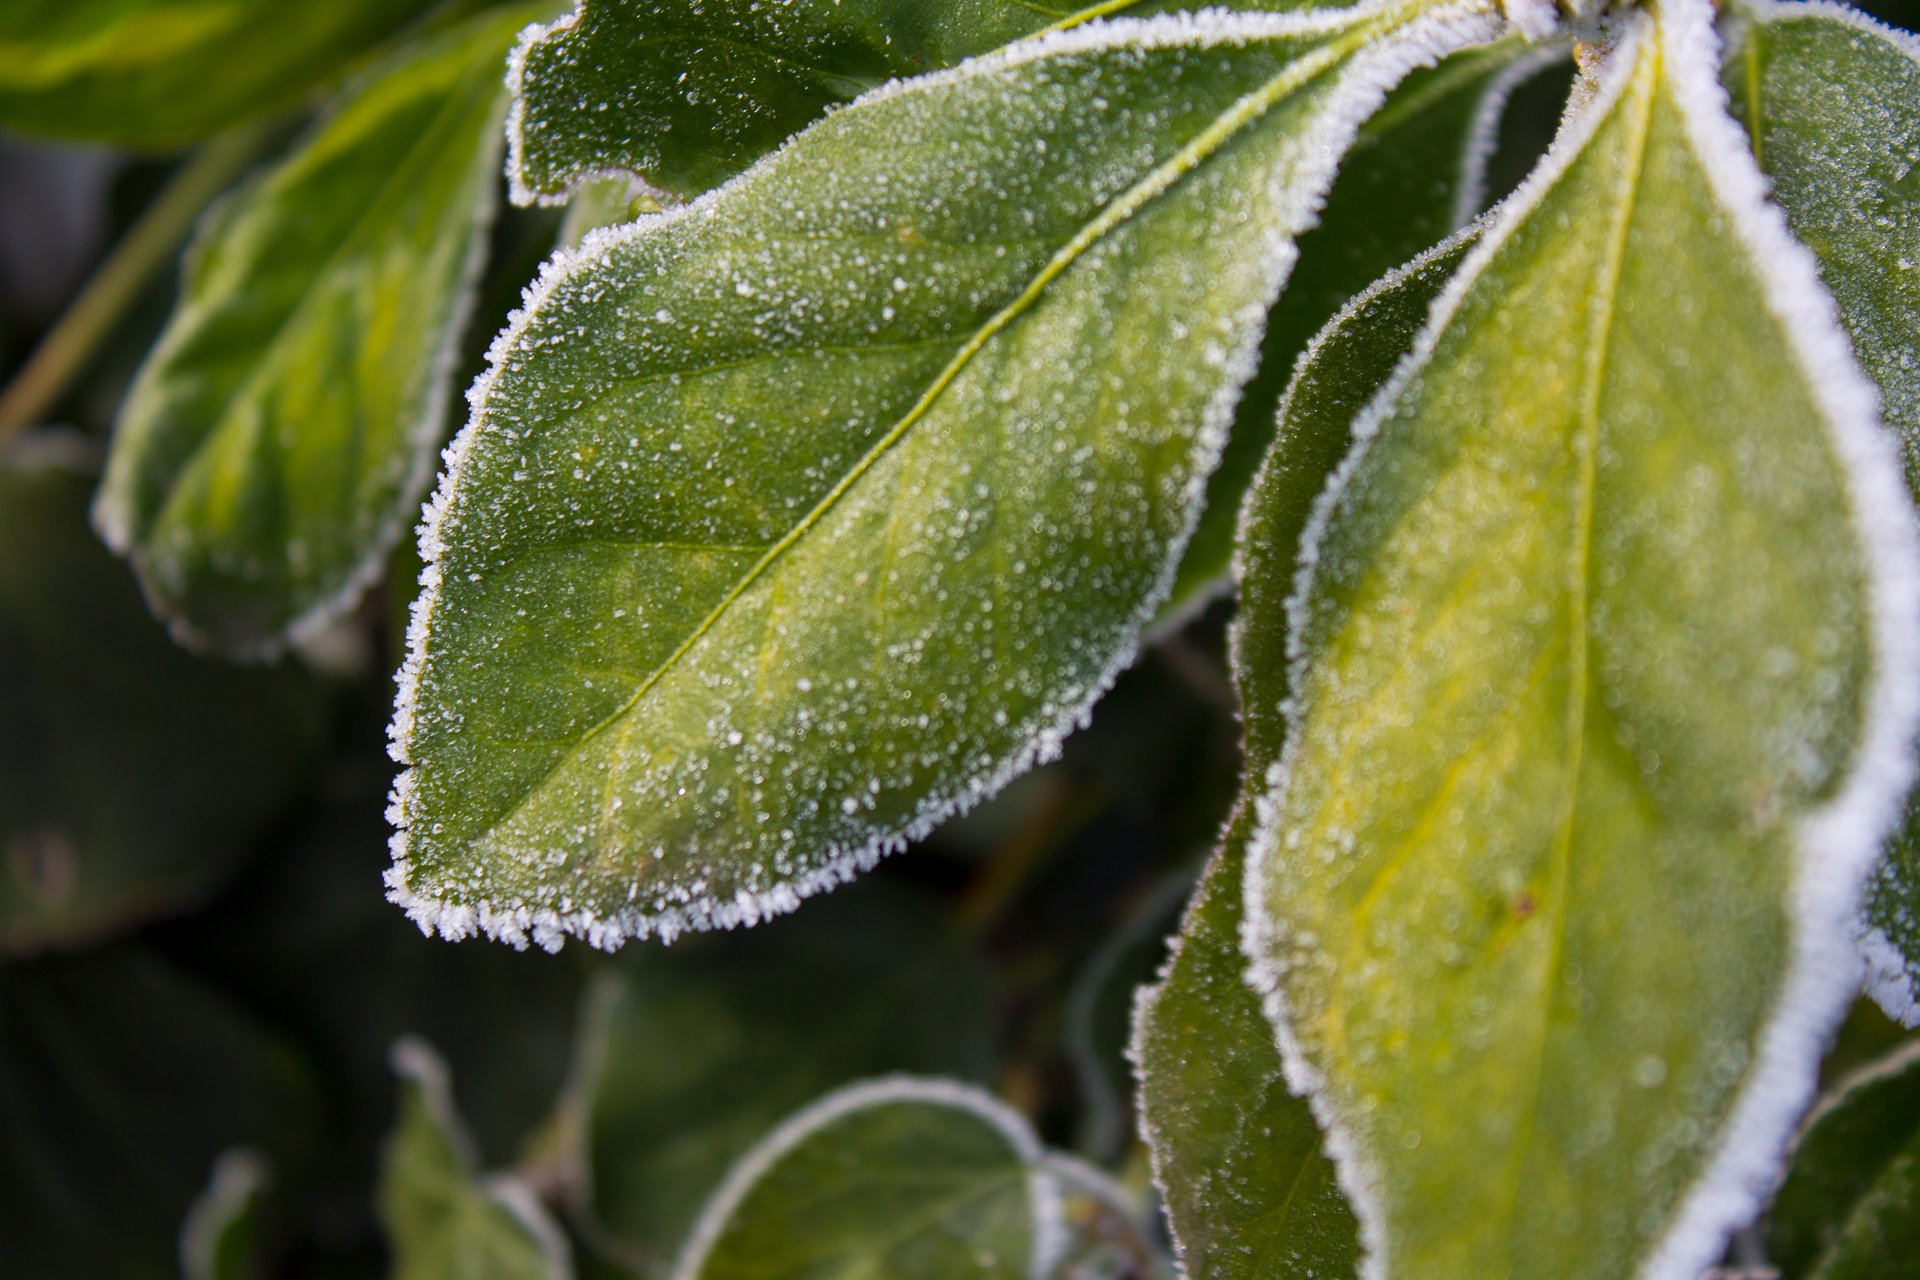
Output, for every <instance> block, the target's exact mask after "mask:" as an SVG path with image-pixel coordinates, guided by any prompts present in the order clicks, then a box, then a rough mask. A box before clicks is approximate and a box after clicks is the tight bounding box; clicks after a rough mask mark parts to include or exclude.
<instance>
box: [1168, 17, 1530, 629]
mask: <svg viewBox="0 0 1920 1280" xmlns="http://www.w3.org/2000/svg"><path fill="white" fill-rule="evenodd" d="M1564 57H1565V51H1564V49H1563V48H1561V47H1558V46H1548V47H1546V48H1540V47H1536V46H1532V45H1529V44H1527V43H1526V42H1525V41H1523V40H1521V39H1520V38H1519V37H1518V36H1509V37H1508V38H1506V39H1505V40H1502V41H1501V42H1499V43H1498V44H1494V45H1490V46H1487V47H1486V48H1481V49H1468V50H1465V51H1463V52H1461V53H1456V54H1454V55H1453V56H1452V57H1450V58H1448V59H1447V60H1446V61H1444V62H1442V63H1441V64H1440V65H1439V66H1437V67H1430V68H1425V69H1422V70H1420V71H1416V72H1414V73H1413V74H1412V75H1410V76H1408V77H1407V79H1406V82H1405V83H1404V84H1402V85H1401V86H1400V87H1399V88H1397V89H1395V90H1394V91H1393V93H1392V94H1391V95H1389V96H1388V98H1387V101H1386V103H1385V104H1384V105H1383V106H1382V107H1381V108H1380V110H1379V112H1378V113H1376V114H1375V115H1374V116H1373V117H1372V118H1371V119H1369V120H1368V121H1367V122H1366V124H1365V125H1363V126H1362V127H1361V129H1360V132H1359V134H1358V136H1357V137H1356V138H1355V140H1354V144H1353V148H1352V150H1350V151H1349V152H1348V154H1347V157H1346V159H1345V160H1344V161H1342V163H1341V166H1340V176H1339V177H1338V178H1337V179H1336V180H1335V181H1334V184H1333V189H1332V190H1331V191H1329V192H1328V193H1327V204H1326V207H1325V208H1324V209H1322V210H1321V211H1320V218H1319V224H1318V225H1317V226H1315V227H1314V229H1313V230H1312V231H1309V232H1308V233H1307V234H1306V235H1304V236H1302V237H1301V238H1300V263H1299V265H1298V266H1297V267H1296V268H1295V269H1294V271H1293V274H1292V276H1291V277H1290V278H1289V279H1288V281H1287V291H1286V292H1285V293H1284V294H1282V295H1281V297H1280V301H1279V303H1278V304H1277V305H1276V306H1275V307H1274V310H1273V316H1272V318H1271V319H1270V320H1269V321H1268V324H1267V333H1266V338H1265V339H1264V341H1263V343H1262V347H1261V353H1260V371H1259V373H1257V374H1256V375H1255V376H1254V378H1253V381H1251V382H1249V383H1248V384H1247V389H1246V393H1245V394H1244V395H1243V396H1242V398H1241V401H1240V408H1239V412H1238V414H1237V415H1236V416H1235V419H1234V424H1233V433H1232V435H1231V437H1229V439H1228V441H1227V445H1226V448H1225V450H1224V451H1223V452H1222V453H1221V455H1220V466H1219V469H1218V470H1216V471H1215V472H1214V473H1213V475H1212V477H1211V478H1210V479H1209V480H1208V481H1207V499H1206V508H1205V510H1204V511H1203V512H1202V513H1201V516H1200V524H1199V526H1198V527H1197V528H1196V529H1195V530H1194V533H1193V542H1192V544H1191V545H1190V546H1188V548H1187V554H1186V559H1185V560H1183V561H1182V562H1181V565H1180V575H1179V577H1178V578H1177V579H1175V581H1174V585H1173V590H1172V592H1171V594H1170V595H1169V597H1168V609H1169V611H1170V612H1178V611H1179V610H1181V609H1183V608H1187V607H1190V606H1191V605H1192V604H1193V603H1194V602H1195V601H1198V600H1201V599H1205V598H1207V597H1208V596H1209V595H1211V594H1212V593H1213V592H1214V591H1215V590H1217V589H1218V588H1219V587H1220V586H1221V584H1222V583H1223V582H1224V581H1225V579H1226V577H1227V576H1228V574H1229V573H1230V572H1231V569H1232V560H1233V544H1234V531H1235V529H1236V527H1237V526H1238V524H1239V521H1240V508H1241V501H1242V499H1243V498H1244V496H1245V495H1246V492H1247V489H1248V487H1249V486H1250V485H1251V484H1252V483H1253V476H1254V472H1255V471H1256V470H1257V469H1258V468H1259V466H1260V464H1261V459H1263V458H1265V457H1266V456H1267V452H1268V446H1270V445H1271V444H1272V443H1273V438H1274V423H1275V420H1276V419H1275V409H1276V407H1277V406H1278V404H1279V401H1280V397H1281V395H1282V393H1283V392H1284V391H1285V389H1286V387H1287V385H1288V382H1289V380H1290V379H1291V377H1292V375H1293V370H1294V362H1295V361H1296V360H1297V359H1298V358H1299V356H1300V354H1301V352H1302V351H1303V350H1304V349H1305V347H1306V345H1307V342H1308V340H1309V339H1310V338H1312V337H1313V335H1314V334H1315V333H1316V332H1318V331H1319V329H1320V327H1321V326H1322V325H1324V324H1325V323H1327V322H1328V320H1330V319H1331V318H1332V317H1333V315H1334V314H1335V313H1336V312H1337V311H1339V310H1340V308H1341V307H1342V306H1344V305H1346V303H1347V301H1348V300H1349V299H1351V298H1353V297H1354V296H1355V295H1357V294H1359V293H1360V292H1361V291H1362V290H1364V289H1366V287H1367V286H1368V285H1370V284H1372V283H1373V282H1374V281H1375V280H1377V279H1379V278H1380V277H1381V276H1383V275H1385V274H1386V273H1387V272H1389V271H1391V270H1393V269H1394V268H1395V267H1397V266H1399V265H1400V264H1401V263H1403V262H1406V261H1407V260H1408V259H1410V258H1412V257H1413V256H1414V255H1415V254H1418V253H1420V252H1421V251H1422V250H1424V249H1426V248H1428V247H1430V246H1432V245H1434V244H1437V243H1438V242H1439V241H1440V240H1442V239H1444V238H1445V237H1446V236H1447V235H1448V234H1449V233H1450V232H1452V231H1454V230H1456V229H1457V228H1458V227H1460V226H1461V225H1462V224H1464V223H1465V222H1466V221H1467V220H1468V219H1469V218H1471V217H1473V216H1474V215H1475V214H1477V213H1479V212H1480V207H1481V200H1482V186H1483V170H1484V166H1485V164H1486V161H1487V158H1488V156H1489V154H1490V153H1491V151H1492V149H1493V143H1494V140H1495V138H1496V136H1497V128H1498V124H1499V121H1500V117H1501V113H1502V111H1503V110H1504V109H1505V106H1506V102H1507V97H1508V95H1509V94H1510V93H1512V91H1513V89H1514V87H1515V86H1516V85H1518V84H1520V83H1522V82H1524V81H1525V80H1526V79H1527V78H1528V77H1530V76H1532V75H1535V74H1538V73H1539V72H1540V71H1541V70H1542V68H1543V67H1544V66H1545V65H1547V64H1548V63H1550V62H1553V61H1559V60H1561V59H1563V58H1564ZM1345 427H1346V424H1345V423H1342V424H1340V430H1341V431H1342V432H1343V433H1344V431H1345ZM1342 438H1343V439H1344V434H1343V436H1342ZM1338 461H1339V455H1338V454H1336V455H1334V457H1333V458H1332V459H1330V460H1329V463H1328V469H1329V470H1331V469H1332V463H1334V462H1338ZM1316 490H1317V486H1316Z"/></svg>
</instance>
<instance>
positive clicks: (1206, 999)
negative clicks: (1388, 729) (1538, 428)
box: [1133, 237, 1472, 1280]
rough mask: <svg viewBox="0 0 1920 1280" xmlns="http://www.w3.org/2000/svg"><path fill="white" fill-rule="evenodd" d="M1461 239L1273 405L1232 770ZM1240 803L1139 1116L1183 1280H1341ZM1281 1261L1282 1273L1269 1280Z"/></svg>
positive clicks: (1204, 889)
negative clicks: (1254, 970)
mask: <svg viewBox="0 0 1920 1280" xmlns="http://www.w3.org/2000/svg"><path fill="white" fill-rule="evenodd" d="M1471 243H1472V241H1471V238H1470V237H1461V238H1456V239H1455V240H1453V241H1451V242H1449V243H1448V244H1447V245H1445V246H1443V247H1441V248H1440V249H1437V250H1435V251H1433V252H1432V253H1429V254H1424V255H1422V256H1421V257H1420V258H1419V259H1418V260H1417V261H1416V262H1414V263H1412V264H1410V265H1409V266H1408V268H1407V269H1406V270H1405V271H1403V272H1397V273H1395V274H1394V276H1393V277H1391V278H1390V279H1388V280H1384V281H1382V282H1381V283H1380V284H1378V285H1376V286H1375V287H1374V288H1372V289H1369V290H1368V291H1367V292H1366V293H1365V294H1364V295H1362V296H1361V297H1360V298H1358V299H1356V300H1355V301H1354V302H1353V303H1352V304H1351V305H1350V306H1349V307H1348V308H1346V309H1344V310H1343V311H1342V312H1341V314H1340V315H1339V316H1338V317H1337V318H1336V319H1335V320H1334V321H1333V322H1332V323H1331V324H1330V325H1329V326H1328V327H1327V328H1326V329H1325V330H1324V331H1322V333H1321V334H1320V335H1319V336H1318V337H1316V338H1315V339H1314V341H1313V343H1312V345H1311V346H1310V347H1309V348H1308V350H1307V351H1306V352H1305V353H1304V354H1303V356H1302V359H1301V363H1300V366H1299V368H1298V370H1297V371H1296V373H1295V375H1294V379H1293V382H1292V384H1291V386H1290V387H1289V388H1288V391H1287V394H1286V396H1285V397H1284V399H1283V400H1282V403H1281V408H1280V411H1279V415H1278V418H1279V425H1278V430H1277V434H1276V444H1275V447H1274V449H1273V450H1272V452H1271V453H1270V454H1269V455H1268V458H1267V462H1266V464H1265V466H1264V468H1263V470H1262V471H1261V473H1260V476H1259V478H1258V479H1257V480H1256V481H1255V483H1254V485H1253V489H1252V492H1251V495H1250V501H1249V504H1248V508H1247V512H1246V516H1245V520H1244V523H1243V526H1242V527H1243V530H1244V533H1243V540H1242V547H1241V577H1242V597H1241V601H1242V605H1241V619H1242V621H1241V624H1240V626H1239V628H1238V630H1237V631H1236V633H1235V637H1234V668H1235V671H1236V674H1237V675H1238V677H1239V680H1240V682H1241V683H1240V700H1241V705H1243V706H1250V707H1251V706H1258V707H1262V708H1273V709H1275V712H1276V713H1275V714H1272V715H1256V716H1249V717H1248V718H1247V730H1248V738H1247V742H1246V774H1247V777H1248V778H1250V779H1256V780H1257V779H1261V778H1264V777H1265V776H1266V774H1267V771H1268V769H1269V768H1270V767H1271V766H1272V765H1273V763H1274V761H1276V760H1277V759H1278V758H1279V756H1280V748H1281V742H1280V740H1279V735H1278V734H1277V733H1275V732H1273V730H1274V729H1275V728H1276V727H1277V725H1278V724H1279V722H1280V716H1279V715H1278V714H1277V709H1278V708H1279V706H1280V705H1281V702H1282V701H1283V699H1284V697H1285V688H1284V685H1285V682H1286V670H1287V667H1286V636H1285V628H1284V626H1280V625H1275V624H1278V623H1282V622H1284V620H1285V614H1284V610H1283V608H1282V606H1283V603H1284V600H1285V597H1286V594H1287V593H1288V592H1289V591H1290V590H1291V589H1292V584H1293V577H1294V559H1295V549H1296V548H1297V547H1298V545H1299V542H1300V535H1301V532H1302V530H1303V529H1304V528H1305V526H1306V523H1307V518H1308V515H1309V513H1310V512H1311V511H1312V508H1313V503H1314V499H1315V498H1316V497H1317V496H1318V495H1319V493H1320V491H1321V490H1322V488H1324V487H1325V484H1326V477H1327V476H1328V474H1329V473H1330V472H1331V471H1332V470H1333V468H1334V467H1335V465H1337V464H1338V462H1339V460H1340V459H1341V457H1343V456H1344V455H1345V454H1346V452H1347V448H1348V445H1349V443H1350V441H1351V436H1350V433H1349V428H1350V426H1351V424H1352V422H1353V419H1354V417H1355V416H1356V415H1357V414H1358V413H1359V411H1360V410H1361V409H1362V408H1364V407H1365V405H1366V402H1367V400H1368V399H1369V398H1370V397H1371V395H1372V393H1373V391H1374V389H1375V388H1376V387H1378V386H1379V385H1380V384H1381V383H1382V382H1384V381H1385V380H1386V379H1387V378H1388V377H1389V376H1390V375H1391V374H1392V373H1393V369H1394V366H1395V364H1396V363H1397V362H1398V361H1399V360H1400V359H1401V357H1402V356H1403V355H1404V354H1405V352H1406V351H1407V349H1408V348H1410V347H1411V346H1412V345H1413V340H1414V337H1415V335H1416V334H1417V333H1418V332H1419V329H1420V327H1421V325H1422V324H1423V323H1424V322H1425V320H1426V316H1427V310H1428V307H1429V306H1430V304H1431V303H1432V302H1433V299H1434V298H1435V297H1436V296H1437V295H1438V294H1439V292H1440V290H1441V288H1442V287H1444V285H1445V284H1446V282H1447V279H1448V277H1449V276H1450V275H1451V274H1452V272H1453V269H1454V268H1456V267H1458V266H1459V264H1460V260H1461V258H1462V257H1463V256H1464V255H1465V253H1466V250H1467V248H1468V247H1469V246H1470V244H1471ZM1253 831H1254V814H1253V812H1252V809H1251V807H1250V806H1249V805H1247V804H1245V803H1243V804H1242V805H1241V807H1240V808H1239V810H1238V811H1237V812H1236V813H1235V814H1234V816H1233V819H1232V821H1231V822H1230V824H1229V826H1228V828H1227V831H1226V833H1225V834H1224V835H1223V836H1222V837H1221V845H1220V851H1219V853H1218V854H1217V855H1215V857H1214V859H1213V862H1212V863H1211V865H1209V867H1208V868H1207V872H1206V875H1205V876H1204V878H1203V879H1202V880H1201V883H1200V887H1199V889H1198V891H1197V892H1196V894H1195V896H1194V900H1193V903H1192V905H1191V906H1190V907H1189V908H1188V911H1187V916H1186V919H1185V921H1184V923H1183V926H1182V929H1181V934H1180V941H1179V949H1178V951H1177V952H1176V953H1175V955H1174V958H1173V960H1172V961H1171V962H1170V963H1169V965H1168V967H1167V971H1166V974H1165V976H1164V977H1163V978H1162V979H1161V982H1160V985H1159V986H1158V987H1156V988H1155V989H1153V990H1152V991H1150V992H1148V993H1147V994H1146V995H1145V996H1144V997H1143V998H1142V1001H1141V1005H1140V1012H1139V1017H1138V1020H1137V1022H1136V1025H1135V1038H1134V1046H1133V1055H1134V1061H1135V1063H1136V1064H1137V1067H1138V1070H1139V1076H1140V1106H1141V1113H1142V1119H1143V1122H1144V1126H1145V1130H1146V1133H1147V1137H1148V1142H1149V1145H1150V1147H1151V1148H1152V1152H1153V1156H1154V1171H1155V1175H1156V1177H1157V1178H1158V1180H1159V1182H1160V1186H1161V1188H1162V1191H1163V1192H1164V1194H1165V1197H1166V1208H1167V1217H1168V1220H1169V1223H1170V1225H1171V1227H1172V1230H1173V1235H1174V1239H1175V1240H1176V1241H1177V1242H1178V1244H1179V1248H1180V1258H1181V1264H1182V1266H1183V1267H1184V1269H1185V1273H1186V1275H1187V1276H1188V1277H1189V1278H1190V1280H1242V1278H1244V1280H1254V1278H1255V1277H1266V1276H1274V1275H1281V1274H1284V1275H1299V1276H1311V1275H1345V1274H1351V1273H1352V1271H1353V1269H1354V1266H1355V1264H1356V1263H1357V1261H1358V1259H1359V1253H1360V1247H1359V1239H1358V1232H1357V1228H1356V1225H1355V1223H1354V1220H1353V1213H1352V1211H1351V1210H1350V1209H1349V1208H1348V1207H1347V1203H1346V1200H1345V1199H1344V1198H1343V1197H1342V1195H1341V1193H1340V1189H1339V1187H1338V1185H1337V1184H1336V1182H1335V1178H1334V1168H1333V1164H1332V1162H1331V1161H1329V1160H1328V1159H1327V1157H1326V1156H1325V1154H1324V1153H1323V1152H1322V1150H1321V1146H1320V1132H1319V1129H1318V1128H1317V1127H1316V1126H1315V1124H1314V1120H1313V1117H1312V1115H1311V1114H1310V1113H1309V1111H1308V1109H1307V1104H1306V1102H1305V1101H1304V1100H1303V1099H1301V1098H1297V1097H1295V1096H1293V1094H1292V1093H1291V1092H1289V1090H1288V1088H1287V1085H1286V1081H1285V1079H1284V1078H1283V1074H1282V1063H1281V1060H1280V1053H1279V1050H1278V1049H1277V1048H1276V1047H1275V1046H1274V1043H1273V1036H1272V1030H1271V1028H1270V1027H1269V1026H1268V1025H1267V1022H1266V1020H1265V1018H1264V1017H1263V1016H1262V1015H1261V1011H1260V1002H1259V999H1258V998H1257V997H1256V996H1255V994H1254V992H1253V991H1252V989H1251V988H1249V987H1248V986H1247V984H1246V982H1245V980H1244V978H1243V973H1242V970H1243V968H1244V966H1245V961H1244V960H1243V959H1242V958H1241V953H1240V923H1241V909H1242V900H1243V898H1244V896H1245V890H1244V881H1245V860H1246V845H1247V842H1248V841H1249V840H1250V839H1251V837H1252V835H1253ZM1282 1261H1284V1263H1285V1266H1286V1270H1285V1271H1283V1272H1282V1271H1276V1269H1275V1268H1276V1267H1277V1266H1279V1264H1280V1263H1281V1262H1282Z"/></svg>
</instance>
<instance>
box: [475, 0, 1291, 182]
mask: <svg viewBox="0 0 1920 1280" xmlns="http://www.w3.org/2000/svg"><path fill="white" fill-rule="evenodd" d="M1219 7H1225V8H1229V9H1255V10H1267V11H1271V10H1274V9H1293V8H1308V7H1312V4H1311V0H1308V2H1307V3H1301V2H1299V0H1295V2H1294V3H1288V2H1287V0H1226V3H1225V4H1224V6H1222V5H1220V4H1218V3H1213V2H1212V0H1196V2H1194V3H1183V2H1181V0H1132V2H1131V3H1120V4H1115V3H1113V0H1103V2H1102V3H1093V4H1086V3H1075V0H1018V2H1017V3H1015V2H1011V0H992V2H990V3H985V4H982V3H979V2H978V0H833V3H831V4H821V3H799V4H790V3H782V4H768V3H766V0H579V3H578V5H577V6H576V8H575V10H574V12H572V13H570V14H567V15H566V16H565V17H562V18H560V19H559V20H557V21H555V22H553V23H551V24H549V25H547V26H544V27H534V28H532V29H530V30H528V32H527V33H526V37H525V38H524V39H523V41H522V42H521V45H520V48H519V50H518V51H517V52H516V53H515V54H514V59H513V75H512V83H513V90H514V109H513V116H512V121H511V125H510V128H509V134H510V137H511V141H512V148H511V153H510V155H509V158H508V176H509V177H510V178H511V179H512V182H513V197H514V200H515V201H516V202H517V203H520V204H532V203H535V202H539V203H547V202H551V201H554V200H557V199H560V198H563V197H564V196H565V194H566V193H567V192H568V191H569V190H571V189H572V188H573V187H574V186H575V185H576V184H578V183H579V182H581V181H582V180H583V179H586V178H589V177H593V176H596V175H608V174H627V175H631V176H633V177H637V178H640V179H643V180H644V181H646V182H647V183H649V184H651V185H653V186H654V187H656V188H659V189H661V190H663V191H669V192H673V193H675V194H677V195H682V196H693V195H698V194H700V193H701V192H703V191H706V190H708V189H709V188H712V187H715V186H718V185H719V184H720V183H722V182H724V181H726V180H727V179H728V178H731V177H733V176H734V175H735V174H737V173H739V172H740V171H741V170H742V169H745V168H746V167H747V166H748V165H749V164H751V163H753V162H754V161H755V160H758V159H759V158H760V157H761V156H763V155H765V154H766V153H767V152H769V151H772V150H773V149H774V148H775V147H777V146H779V145H780V144H781V143H782V142H784V141H786V139H787V138H788V137H789V136H791V135H792V134H794V133H796V132H798V131H799V130H801V129H803V128H805V127H806V126H807V125H809V124H812V123H813V122H814V121H815V120H817V119H819V118H820V117H821V116H822V115H824V114H825V113H826V112H827V111H828V110H830V109H831V108H833V107H837V106H840V105H842V104H844V103H847V102H850V101H852V100H853V99H854V98H855V97H857V96H858V95H859V94H861V93H862V92H865V91H867V90H870V89H874V88H877V87H878V86H880V85H882V84H884V83H886V82H887V81H889V80H893V79H897V78H901V77H909V76H917V75H923V74H925V73H926V72H929V71H939V70H943V69H945V68H948V67H951V66H954V65H955V64H957V63H959V62H961V61H963V60H964V59H966V58H970V57H975V56H977V55H980V54H984V53H989V52H992V51H993V50H995V49H998V48H1000V47H1001V46H1002V45H1005V44H1009V43H1011V42H1012V41H1015V40H1018V39H1020V38H1021V37H1023V36H1028V35H1033V34H1035V33H1036V32H1040V31H1044V30H1048V29H1062V28H1066V27H1071V26H1076V25H1078V24H1079V23H1081V22H1083V21H1085V20H1087V19H1088V18H1090V17H1098V16H1103V15H1110V14H1115V13H1125V14H1127V15H1128V16H1131V17H1143V16H1146V15H1149V14H1155V13H1167V12H1177V11H1180V10H1185V9H1203V8H1219Z"/></svg>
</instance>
